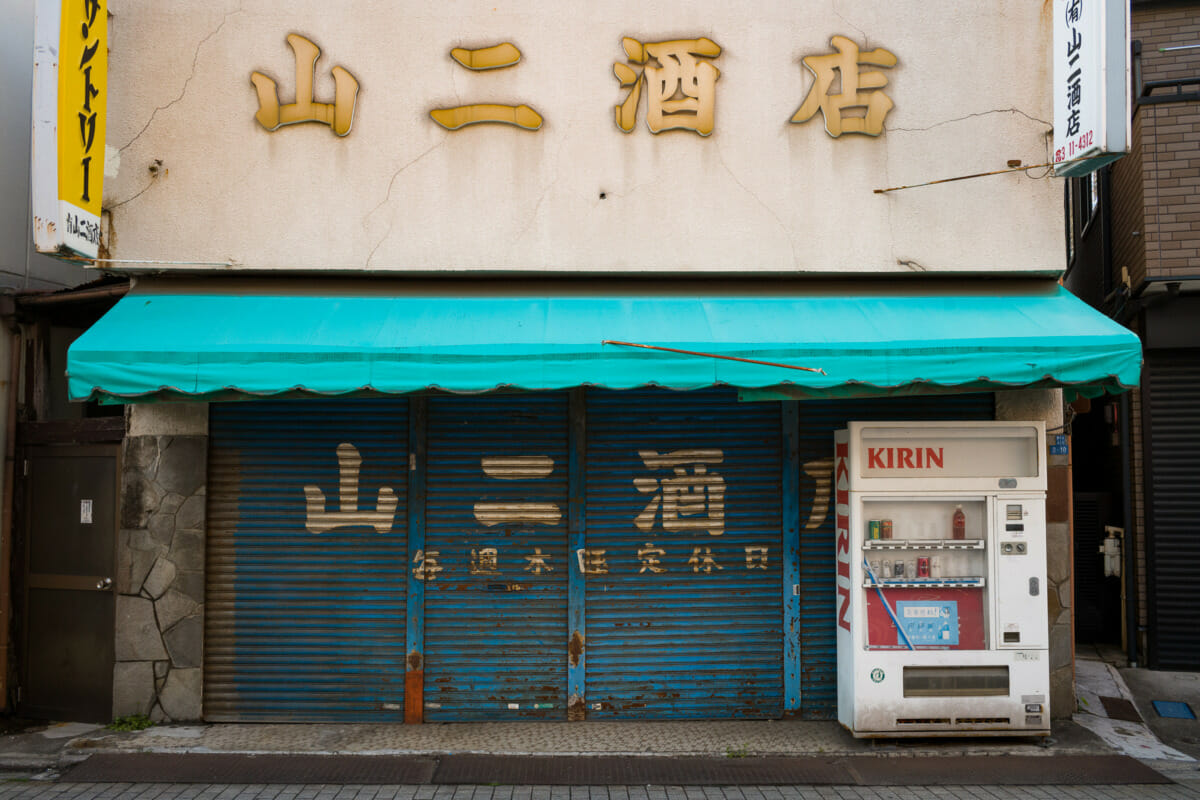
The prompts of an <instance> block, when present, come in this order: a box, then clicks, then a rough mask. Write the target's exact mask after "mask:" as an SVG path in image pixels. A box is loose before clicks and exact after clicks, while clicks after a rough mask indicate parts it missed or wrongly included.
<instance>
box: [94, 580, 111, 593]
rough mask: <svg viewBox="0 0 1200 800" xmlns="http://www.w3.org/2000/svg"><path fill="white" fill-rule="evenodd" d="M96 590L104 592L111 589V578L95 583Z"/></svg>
mask: <svg viewBox="0 0 1200 800" xmlns="http://www.w3.org/2000/svg"><path fill="white" fill-rule="evenodd" d="M96 588H97V589H99V590H100V591H102V592H106V591H108V590H109V589H111V588H112V578H101V579H100V580H98V581H96Z"/></svg>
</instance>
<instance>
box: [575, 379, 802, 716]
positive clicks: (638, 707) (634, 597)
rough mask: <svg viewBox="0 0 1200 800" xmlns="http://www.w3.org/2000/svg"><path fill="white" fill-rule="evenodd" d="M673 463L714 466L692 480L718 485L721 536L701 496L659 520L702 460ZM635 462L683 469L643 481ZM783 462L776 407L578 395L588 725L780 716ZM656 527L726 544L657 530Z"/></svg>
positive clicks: (720, 398)
mask: <svg viewBox="0 0 1200 800" xmlns="http://www.w3.org/2000/svg"><path fill="white" fill-rule="evenodd" d="M684 450H693V451H694V450H708V451H718V452H719V453H720V458H719V461H717V460H716V459H714V458H712V457H711V453H710V456H709V457H708V460H707V463H704V465H703V469H704V470H706V474H707V475H708V476H720V478H721V479H722V480H723V481H724V491H725V496H724V503H725V508H724V514H725V516H724V522H723V525H721V526H717V525H716V521H715V520H714V519H713V517H714V516H715V515H714V514H713V508H714V506H713V503H714V498H713V488H712V486H711V484H710V487H709V488H708V489H707V496H705V494H706V491H705V489H703V488H701V489H695V488H694V486H693V488H692V491H691V494H690V495H689V496H687V497H683V496H681V497H678V503H679V505H678V506H677V508H678V509H680V510H681V511H680V513H676V514H674V515H672V514H669V513H668V514H666V515H664V509H665V507H666V505H665V504H666V500H665V497H666V494H667V493H668V492H670V491H673V490H671V489H664V488H663V487H664V486H666V485H667V484H666V483H664V479H665V480H670V479H672V478H673V477H679V476H680V474H681V473H682V475H683V478H684V483H686V482H687V481H689V480H691V479H692V478H694V476H695V474H696V473H697V471H698V467H697V461H700V462H703V461H704V459H705V456H703V455H698V454H695V453H692V454H690V455H688V454H681V453H679V452H678V451H684ZM639 451H646V452H649V453H657V454H659V455H660V456H663V458H665V459H666V460H667V461H670V460H679V461H680V463H679V464H678V466H677V467H675V466H671V465H669V464H667V463H666V461H663V462H661V463H659V464H658V468H655V469H651V468H648V467H647V464H646V463H645V459H644V456H643V455H642V454H640V453H639ZM780 458H781V456H780V407H779V404H778V403H741V404H739V403H738V402H737V395H736V393H735V392H734V391H732V390H726V389H714V390H703V391H696V392H687V393H676V392H668V391H628V392H609V391H602V390H594V391H590V392H589V393H588V420H587V472H586V482H587V505H586V509H587V538H586V543H587V551H588V552H587V554H586V556H585V557H586V559H587V565H588V567H589V568H590V569H589V571H590V572H591V574H588V575H587V578H586V586H587V590H586V599H587V623H586V624H587V637H586V638H587V645H586V670H587V698H586V699H587V709H588V711H587V714H588V717H589V718H590V719H683V718H692V719H698V718H699V719H714V718H738V717H740V718H764V717H777V716H780V715H781V714H782V705H783V686H782V684H783V641H782V640H783V619H782V613H783V612H782V587H781V580H782V572H781V562H780V556H781V554H782V553H781V541H782V539H781V503H780V491H781V489H780V473H781V467H780ZM689 459H696V460H695V461H689ZM635 479H641V480H642V482H641V484H640V487H639V486H638V485H635V483H634V481H635ZM646 480H649V481H650V483H646V482H645V481H646ZM676 486H678V484H676ZM655 502H657V506H656V510H655V509H652V513H651V514H650V515H649V518H652V520H650V521H649V522H648V519H649V518H648V517H643V520H642V523H641V524H642V525H643V526H646V525H647V524H648V525H649V528H648V529H643V528H639V527H638V523H637V522H636V521H635V520H636V519H637V518H638V517H639V515H642V514H643V513H644V512H646V511H647V508H648V506H650V505H651V504H652V503H655ZM685 503H689V505H687V506H686V508H685ZM684 511H686V513H683V512H684ZM667 517H672V519H675V520H679V521H684V522H700V523H702V524H708V525H710V526H711V527H712V529H715V530H722V528H723V531H722V532H721V533H720V535H713V534H712V533H710V531H709V530H708V529H701V528H694V527H693V528H685V529H680V527H679V525H678V523H677V522H676V523H674V527H673V529H671V530H668V529H667V527H670V526H668V523H667ZM748 548H749V549H748ZM760 548H762V549H760ZM601 551H603V552H601ZM639 551H642V552H641V555H639ZM709 558H711V563H710V562H709V561H708V559H709ZM693 559H695V560H694V561H693ZM764 559H765V560H764ZM759 567H763V568H761V569H760V568H759ZM601 569H603V570H606V572H600V570H601ZM656 570H663V571H661V572H658V571H656ZM697 570H699V571H697Z"/></svg>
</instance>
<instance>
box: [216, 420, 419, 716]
mask: <svg viewBox="0 0 1200 800" xmlns="http://www.w3.org/2000/svg"><path fill="white" fill-rule="evenodd" d="M407 409H408V404H407V401H405V400H369V401H357V400H342V401H330V402H325V401H313V400H302V401H286V402H267V401H256V402H253V403H237V404H232V403H231V404H213V405H212V406H211V413H210V454H209V486H208V542H207V547H208V568H207V591H206V604H207V608H206V613H205V674H204V697H205V717H206V718H207V719H209V720H214V721H237V720H269V721H292V720H306V721H307V720H355V721H362V720H372V721H386V720H397V721H398V720H402V719H403V707H404V650H405V602H404V601H405V594H406V570H405V566H406V563H405V562H406V539H407V526H406V518H407V514H406V507H405V506H406V495H407V488H406V480H407V474H408V453H407V435H408V422H407ZM342 443H350V444H352V445H354V446H355V447H356V448H357V449H358V451H359V454H360V455H361V458H362V467H361V472H360V483H359V491H358V499H359V508H360V509H363V508H367V509H374V508H375V502H376V499H377V495H378V492H379V490H380V488H381V487H384V486H386V487H389V488H391V489H392V491H393V492H394V493H395V495H396V498H397V500H398V508H397V509H396V514H395V518H394V522H393V524H392V526H391V530H390V531H389V532H386V533H379V532H377V531H376V530H375V528H374V527H370V526H366V525H357V526H354V527H348V528H339V529H335V530H331V531H327V532H324V533H321V534H313V533H310V532H308V530H307V529H306V527H305V524H306V505H305V493H304V487H305V486H317V487H319V488H320V489H321V490H322V491H323V492H324V494H325V500H326V508H327V509H328V510H330V511H332V510H335V509H337V508H339V495H338V487H339V471H338V461H337V447H338V445H339V444H342Z"/></svg>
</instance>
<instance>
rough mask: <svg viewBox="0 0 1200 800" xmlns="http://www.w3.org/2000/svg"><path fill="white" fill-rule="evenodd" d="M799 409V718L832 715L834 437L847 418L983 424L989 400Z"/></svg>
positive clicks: (824, 403) (813, 404) (905, 400)
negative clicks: (954, 421)
mask: <svg viewBox="0 0 1200 800" xmlns="http://www.w3.org/2000/svg"><path fill="white" fill-rule="evenodd" d="M799 405H800V463H801V465H802V467H801V471H800V476H801V482H800V513H801V519H802V524H801V527H800V574H801V587H800V591H801V603H800V609H801V610H800V615H801V620H800V624H801V634H800V657H801V663H802V665H803V666H802V674H801V694H800V704H801V706H800V707H801V714H800V715H801V717H802V718H804V719H834V718H836V717H837V638H836V631H837V626H836V625H835V623H834V596H835V594H836V589H835V586H834V577H835V575H834V542H835V540H834V522H835V511H834V508H833V505H832V501H831V498H830V475H831V473H832V467H833V432H834V431H835V430H838V429H839V428H844V427H845V426H846V423H847V422H850V421H851V420H923V419H924V420H938V419H946V420H986V419H992V418H993V417H994V414H995V411H994V406H995V399H994V396H993V395H991V394H968V395H949V396H945V397H902V398H880V399H869V400H836V401H831V400H812V401H804V402H802V403H800V404H799Z"/></svg>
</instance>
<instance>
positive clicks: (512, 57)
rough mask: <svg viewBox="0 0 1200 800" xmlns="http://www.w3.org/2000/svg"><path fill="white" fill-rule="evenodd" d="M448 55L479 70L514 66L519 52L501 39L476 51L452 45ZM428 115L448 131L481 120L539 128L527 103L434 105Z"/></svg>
mask: <svg viewBox="0 0 1200 800" xmlns="http://www.w3.org/2000/svg"><path fill="white" fill-rule="evenodd" d="M450 57H451V58H453V59H454V60H455V61H457V62H458V63H459V64H461V65H462V66H464V67H466V68H467V69H469V70H474V71H476V72H480V71H483V70H490V69H501V68H503V67H511V66H513V65H515V64H516V63H517V62H519V61H520V60H521V51H520V50H518V49H517V48H516V47H514V46H513V45H512V44H510V43H509V42H503V43H501V44H498V45H495V46H494V47H482V48H480V49H478V50H467V49H466V48H463V47H456V48H454V49H453V50H451V51H450ZM429 116H431V117H433V121H434V122H436V123H437V124H438V125H441V126H442V127H443V128H446V129H447V130H451V131H456V130H458V129H459V128H462V127H465V126H467V125H478V124H480V123H484V122H498V123H501V124H504V125H515V126H516V127H518V128H523V129H524V130H527V131H536V130H537V129H538V128H540V127H542V115H541V114H539V113H538V112H536V111H534V110H533V109H532V108H530V107H529V106H527V105H519V106H506V105H497V104H494V103H473V104H471V105H466V106H456V107H454V108H435V109H434V110H433V111H430V112H429Z"/></svg>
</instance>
